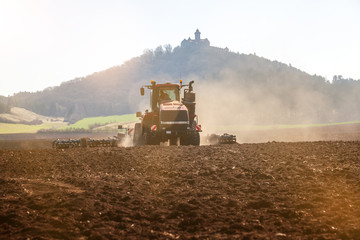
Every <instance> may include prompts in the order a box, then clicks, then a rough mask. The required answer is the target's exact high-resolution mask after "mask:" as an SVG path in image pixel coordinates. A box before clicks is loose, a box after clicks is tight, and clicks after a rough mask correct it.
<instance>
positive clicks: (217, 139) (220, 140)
mask: <svg viewBox="0 0 360 240" xmlns="http://www.w3.org/2000/svg"><path fill="white" fill-rule="evenodd" d="M207 141H208V142H209V143H210V144H212V145H215V144H233V143H236V136H235V135H231V134H227V133H224V134H223V135H217V134H211V135H210V136H208V137H207Z"/></svg>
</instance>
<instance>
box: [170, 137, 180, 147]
mask: <svg viewBox="0 0 360 240" xmlns="http://www.w3.org/2000/svg"><path fill="white" fill-rule="evenodd" d="M177 142H178V138H177V137H173V138H170V146H176V145H177Z"/></svg>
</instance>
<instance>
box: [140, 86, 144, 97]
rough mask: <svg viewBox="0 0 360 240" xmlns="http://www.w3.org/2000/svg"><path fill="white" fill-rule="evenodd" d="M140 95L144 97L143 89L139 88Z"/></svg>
mask: <svg viewBox="0 0 360 240" xmlns="http://www.w3.org/2000/svg"><path fill="white" fill-rule="evenodd" d="M140 95H141V96H144V95H145V88H143V87H142V88H140Z"/></svg>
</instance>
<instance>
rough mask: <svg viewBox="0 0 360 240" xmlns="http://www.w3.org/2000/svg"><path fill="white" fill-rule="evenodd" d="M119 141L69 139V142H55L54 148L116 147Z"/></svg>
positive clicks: (58, 140)
mask: <svg viewBox="0 0 360 240" xmlns="http://www.w3.org/2000/svg"><path fill="white" fill-rule="evenodd" d="M117 143H118V140H117V139H115V138H113V139H91V138H82V139H69V140H60V139H57V140H55V141H54V142H53V144H52V146H53V148H57V149H65V148H75V147H116V146H117Z"/></svg>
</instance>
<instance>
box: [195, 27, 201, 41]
mask: <svg viewBox="0 0 360 240" xmlns="http://www.w3.org/2000/svg"><path fill="white" fill-rule="evenodd" d="M200 34H201V33H200V31H199V29H196V32H195V41H197V42H200Z"/></svg>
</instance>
